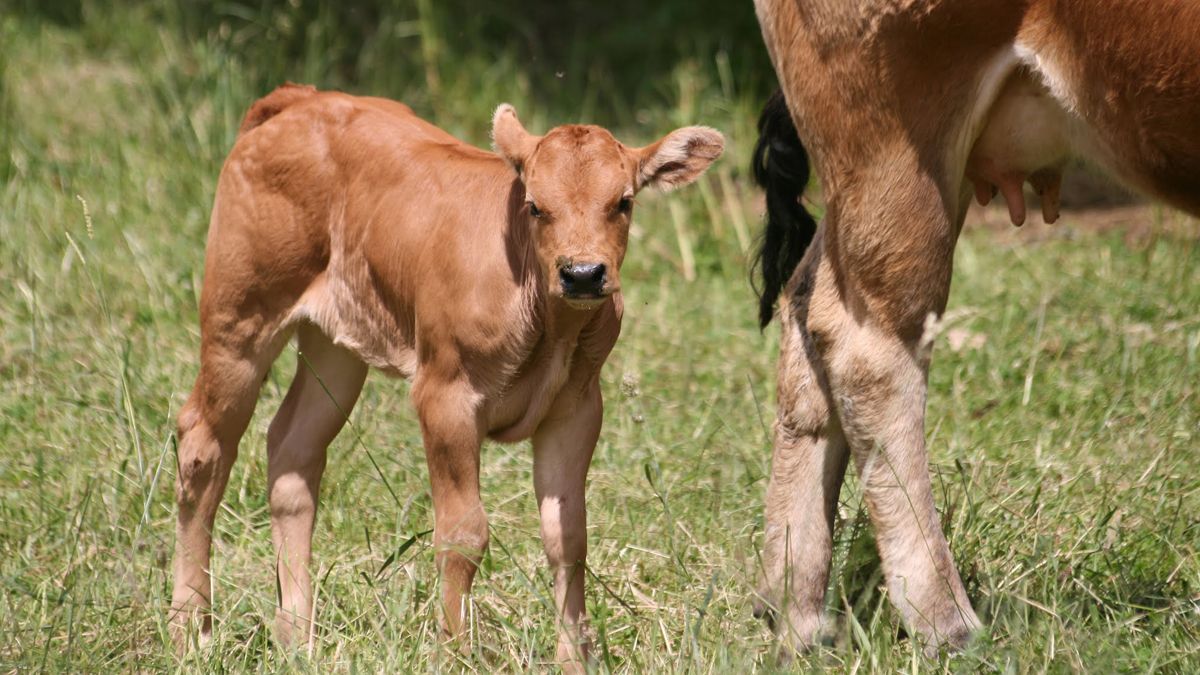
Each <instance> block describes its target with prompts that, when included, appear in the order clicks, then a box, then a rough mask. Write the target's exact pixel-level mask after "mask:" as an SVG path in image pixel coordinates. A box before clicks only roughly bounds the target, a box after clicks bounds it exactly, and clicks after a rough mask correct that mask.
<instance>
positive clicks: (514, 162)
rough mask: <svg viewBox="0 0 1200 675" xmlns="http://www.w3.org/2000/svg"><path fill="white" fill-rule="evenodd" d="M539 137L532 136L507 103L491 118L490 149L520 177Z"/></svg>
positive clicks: (497, 109)
mask: <svg viewBox="0 0 1200 675" xmlns="http://www.w3.org/2000/svg"><path fill="white" fill-rule="evenodd" d="M540 138H541V137H539V136H533V135H531V134H530V133H529V132H528V131H525V127H523V126H521V120H519V119H517V111H516V110H515V109H514V108H513V107H512V106H511V105H509V104H507V103H501V104H500V107H499V108H496V114H495V115H493V116H492V147H493V148H495V149H496V152H497V153H498V154H499V155H500V156H501V157H503V158H504V160H505V161H506V162H508V164H509V166H511V167H512V168H513V171H516V172H517V175H518V176H520V175H521V172H522V170H523V169H524V168H525V162H526V161H528V160H529V156H530V155H532V154H533V151H534V149H535V148H536V147H537V144H538V141H539V140H540Z"/></svg>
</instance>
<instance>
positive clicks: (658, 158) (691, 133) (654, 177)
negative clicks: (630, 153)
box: [634, 127, 725, 191]
mask: <svg viewBox="0 0 1200 675" xmlns="http://www.w3.org/2000/svg"><path fill="white" fill-rule="evenodd" d="M724 150H725V137H724V136H722V135H721V132H719V131H717V130H716V129H710V128H709V127H684V128H682V129H676V130H675V131H672V132H671V133H669V134H667V135H666V136H663V137H662V138H661V139H659V140H658V141H656V142H654V143H651V144H650V145H647V146H646V147H644V148H639V149H638V150H635V151H634V152H636V153H637V154H638V189H641V188H642V187H644V186H646V185H652V186H654V187H656V188H658V189H660V190H663V191H667V190H674V189H675V188H677V187H682V186H684V185H687V184H688V183H691V182H692V181H694V180H696V179H697V178H699V177H700V176H701V174H703V173H704V172H705V171H706V170H707V169H708V167H709V165H710V164H712V163H713V162H714V161H715V160H716V159H717V158H718V157H720V156H721V153H722V152H723V151H724Z"/></svg>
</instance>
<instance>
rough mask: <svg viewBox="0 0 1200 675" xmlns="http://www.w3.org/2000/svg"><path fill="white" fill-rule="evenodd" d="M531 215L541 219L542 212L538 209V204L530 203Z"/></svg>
mask: <svg viewBox="0 0 1200 675" xmlns="http://www.w3.org/2000/svg"><path fill="white" fill-rule="evenodd" d="M529 215H531V216H533V217H534V218H541V217H542V210H541V209H539V208H538V207H537V204H534V203H533V202H529Z"/></svg>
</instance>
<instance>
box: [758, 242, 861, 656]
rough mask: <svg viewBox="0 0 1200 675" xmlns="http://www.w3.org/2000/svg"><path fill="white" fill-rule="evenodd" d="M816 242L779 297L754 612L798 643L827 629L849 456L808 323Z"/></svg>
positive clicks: (805, 644) (816, 637) (807, 641)
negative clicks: (773, 413) (771, 436)
mask: <svg viewBox="0 0 1200 675" xmlns="http://www.w3.org/2000/svg"><path fill="white" fill-rule="evenodd" d="M821 246H822V236H821V235H820V234H818V235H817V238H816V239H815V240H814V241H813V244H812V251H811V252H810V254H809V256H808V258H807V259H806V260H805V261H804V263H802V265H801V267H800V270H799V272H798V273H797V274H796V276H795V277H794V279H793V284H792V285H790V286H789V287H788V289H787V292H786V293H784V296H783V298H784V299H783V301H782V302H781V303H780V323H781V325H782V326H783V338H782V341H781V344H780V354H779V382H778V396H777V399H778V415H777V417H776V421H775V450H774V454H773V456H772V458H771V479H770V483H769V484H768V486H767V504H766V513H765V519H766V523H765V525H766V532H765V537H764V541H763V552H762V570H761V579H760V584H759V592H758V597H757V598H756V599H755V614H756V616H764V615H765V616H766V618H767V619H768V621H769V622H770V623H771V624H772V627H773V628H774V629H775V630H776V631H777V632H778V633H779V634H780V635H781V636H782V637H784V639H785V640H787V642H788V644H790V645H791V646H792V647H795V648H799V649H803V648H806V647H809V646H811V645H813V644H816V643H817V642H819V641H820V640H821V639H823V637H824V634H825V632H826V631H825V629H826V628H827V625H826V622H825V616H824V609H825V589H826V585H827V583H828V580H829V564H830V558H831V555H832V546H833V519H834V514H835V511H836V508H837V501H838V493H839V492H840V490H841V487H842V479H843V478H844V476H845V473H846V463H847V461H848V459H849V455H848V453H847V448H846V442H845V439H844V437H843V435H842V431H841V429H840V427H839V426H838V422H837V418H836V416H835V415H832V414H831V407H830V403H829V393H828V392H829V390H828V383H827V382H826V378H825V373H824V368H823V367H822V366H821V364H820V360H819V358H820V357H819V355H818V354H817V352H816V349H815V347H814V345H813V343H812V340H811V338H810V336H809V332H808V326H807V320H808V307H809V303H810V300H811V294H812V289H813V284H814V282H815V280H816V278H817V276H818V275H820V274H823V275H825V276H826V277H827V276H828V274H829V269H828V267H827V266H826V267H825V268H823V269H820V270H818V265H817V264H816V262H817V261H818V260H819V259H820V255H819V253H818V252H819V251H820V248H821ZM814 254H816V255H814ZM825 281H826V282H828V279H826V280H825Z"/></svg>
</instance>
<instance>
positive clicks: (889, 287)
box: [755, 0, 1200, 649]
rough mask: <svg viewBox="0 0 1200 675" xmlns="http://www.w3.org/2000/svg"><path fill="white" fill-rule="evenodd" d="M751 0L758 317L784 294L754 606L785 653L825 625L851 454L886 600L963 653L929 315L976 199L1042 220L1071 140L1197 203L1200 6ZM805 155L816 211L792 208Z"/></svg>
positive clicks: (1139, 179) (1112, 166)
mask: <svg viewBox="0 0 1200 675" xmlns="http://www.w3.org/2000/svg"><path fill="white" fill-rule="evenodd" d="M755 4H756V8H757V12H758V17H759V22H760V24H761V26H762V31H763V37H764V39H765V41H766V44H767V48H768V50H769V52H770V55H771V59H772V61H773V63H774V66H775V70H776V72H777V74H778V76H779V81H780V84H781V86H782V91H783V94H784V97H783V98H778V97H777V98H776V99H774V100H773V101H772V102H771V103H769V104H768V106H767V109H766V110H765V111H764V113H763V117H762V120H761V121H760V129H761V132H762V137H761V139H760V141H759V148H758V151H757V153H756V162H755V168H756V173H757V174H758V178H759V180H760V182H761V183H762V184H763V185H764V187H766V189H767V196H768V225H767V231H766V236H765V240H764V246H763V250H762V253H761V260H760V263H761V267H762V272H763V280H762V282H763V293H762V297H761V306H760V311H761V319H762V323H763V325H764V326H765V325H766V323H767V322H769V321H770V319H771V317H772V313H773V306H774V304H775V300H776V298H777V297H778V296H779V295H780V293H781V292H782V293H783V298H784V301H783V302H781V303H779V304H780V307H779V314H780V321H781V323H782V324H783V340H782V346H781V354H780V362H779V390H778V400H779V410H778V420H777V422H776V429H775V451H774V457H773V460H772V474H771V480H770V484H769V487H768V489H767V499H766V538H765V544H764V548H765V550H764V556H763V557H764V578H763V583H762V588H761V591H760V596H761V597H760V602H759V610H760V612H766V613H767V614H768V615H769V617H770V618H771V619H772V621H773V622H774V625H775V626H776V628H777V629H778V630H780V631H782V632H784V633H785V634H786V636H787V638H788V639H789V640H790V642H791V644H793V645H794V646H796V647H798V648H803V647H805V646H808V645H811V644H813V643H814V642H815V641H817V640H819V639H820V638H821V633H822V623H823V616H822V610H823V607H824V594H825V586H826V581H827V579H828V574H829V563H830V547H831V541H832V527H833V515H834V509H835V506H836V504H837V497H838V492H839V489H840V487H841V484H842V478H843V475H844V472H845V469H846V465H847V461H848V457H853V458H854V462H855V465H856V467H857V469H858V471H859V474H860V476H861V478H862V483H863V489H864V493H865V497H866V501H867V506H868V508H869V511H870V515H871V519H872V522H873V524H874V527H875V529H876V537H877V540H878V543H879V552H880V556H881V558H882V562H883V570H884V573H885V576H886V580H887V586H888V592H889V596H890V598H891V600H892V602H893V603H895V605H896V607H897V608H898V609H899V611H900V614H901V615H902V617H903V619H904V621H905V622H906V624H907V625H908V626H909V628H910V630H912V631H915V632H916V633H917V634H918V635H919V636H920V637H921V638H922V640H923V641H924V642H925V644H926V645H928V647H929V648H931V649H936V648H937V646H939V645H947V646H950V647H958V646H961V645H962V644H963V643H964V642H965V641H966V640H967V639H968V637H969V636H970V634H971V632H972V631H973V630H975V629H976V628H977V627H978V626H979V625H980V624H979V620H978V618H977V617H976V615H975V612H974V611H973V610H972V608H971V603H970V600H969V599H968V598H967V595H966V593H965V592H964V590H963V584H962V582H961V580H960V578H959V575H958V572H957V571H956V569H955V566H954V561H953V559H952V558H951V555H950V550H949V548H948V546H947V544H946V540H945V537H944V536H943V534H942V528H941V525H940V524H939V522H938V515H937V513H936V511H935V510H934V504H933V496H932V493H931V490H930V478H929V471H928V466H927V455H926V449H925V435H924V414H925V395H926V379H927V373H928V367H929V346H930V345H929V344H928V342H929V340H928V339H927V337H926V327H927V326H928V325H929V322H930V321H931V318H936V317H937V316H939V315H940V314H941V313H942V311H943V310H944V309H945V306H946V298H947V294H948V290H949V286H950V273H951V260H952V257H953V253H954V245H955V241H956V239H957V238H958V234H959V230H960V229H961V227H962V223H963V219H964V217H965V214H966V211H967V206H968V204H969V202H970V199H971V196H972V195H975V196H977V197H978V198H979V199H980V201H983V202H986V201H987V200H989V199H990V198H991V197H992V196H993V195H994V194H995V193H996V192H997V191H998V192H1000V193H1002V194H1003V196H1004V198H1005V199H1006V201H1007V204H1008V209H1009V213H1010V215H1011V217H1012V220H1013V222H1014V223H1015V224H1021V223H1022V222H1023V221H1024V219H1025V204H1024V196H1023V194H1022V187H1023V184H1024V183H1025V182H1029V183H1031V184H1032V185H1033V187H1034V189H1035V190H1036V191H1038V192H1039V193H1041V194H1042V197H1043V199H1042V202H1043V215H1044V217H1045V219H1046V220H1047V221H1053V220H1054V219H1055V218H1056V217H1057V214H1058V209H1057V203H1058V186H1059V176H1060V175H1061V169H1062V168H1063V166H1064V165H1065V163H1066V161H1067V159H1068V157H1070V156H1072V155H1084V156H1087V157H1089V158H1091V159H1093V160H1094V161H1096V162H1098V163H1099V164H1100V165H1102V166H1104V167H1107V168H1108V169H1109V170H1111V171H1112V172H1113V173H1115V174H1117V175H1118V176H1120V177H1121V178H1123V179H1124V180H1125V181H1126V182H1127V183H1129V184H1130V185H1131V186H1133V187H1135V188H1137V189H1140V190H1142V191H1143V192H1146V193H1148V194H1150V195H1152V196H1154V197H1156V198H1159V199H1161V200H1162V201H1165V202H1167V203H1169V204H1172V205H1174V206H1177V207H1179V208H1181V209H1184V210H1187V211H1190V212H1192V213H1200V3H1197V2H1195V1H1194V0H1153V1H1146V2H1137V3H1134V2H1128V1H1127V0H1026V1H1021V0H973V1H963V0H756V3H755ZM785 100H786V104H785V103H784V101H785ZM797 132H798V134H797ZM801 139H803V145H801ZM805 147H807V151H808V152H810V153H811V157H812V160H813V164H814V165H815V167H816V170H817V173H818V175H819V177H820V180H821V183H822V187H823V190H824V199H825V204H826V214H825V219H824V221H823V223H822V224H821V225H820V226H817V224H816V223H815V222H814V221H813V219H812V218H811V217H810V216H809V215H808V214H807V213H806V212H805V211H804V209H803V207H802V206H801V205H800V203H799V201H798V200H799V197H800V194H801V192H802V190H803V189H804V184H805V182H806V181H807V178H808V166H809V165H808V155H807V154H806V151H805ZM806 249H807V252H806Z"/></svg>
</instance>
